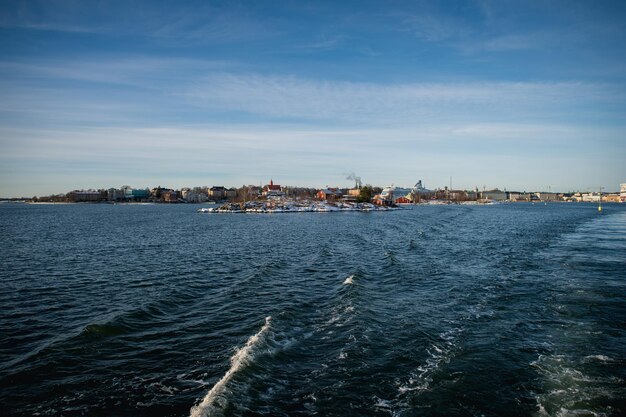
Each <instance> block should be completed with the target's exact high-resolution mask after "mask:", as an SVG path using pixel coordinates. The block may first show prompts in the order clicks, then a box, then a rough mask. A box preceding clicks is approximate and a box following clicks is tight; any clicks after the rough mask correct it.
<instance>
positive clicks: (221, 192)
mask: <svg viewBox="0 0 626 417" xmlns="http://www.w3.org/2000/svg"><path fill="white" fill-rule="evenodd" d="M209 197H210V198H211V199H213V200H222V199H224V198H226V188H225V187H222V186H218V185H216V186H213V187H211V188H209Z"/></svg>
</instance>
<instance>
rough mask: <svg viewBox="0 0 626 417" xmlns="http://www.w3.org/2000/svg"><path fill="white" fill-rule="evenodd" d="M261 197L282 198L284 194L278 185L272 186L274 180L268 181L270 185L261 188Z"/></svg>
mask: <svg viewBox="0 0 626 417" xmlns="http://www.w3.org/2000/svg"><path fill="white" fill-rule="evenodd" d="M263 195H264V196H266V197H271V196H283V195H285V193H284V192H283V189H282V187H281V186H280V185H278V184H274V180H270V183H269V184H267V185H266V186H264V187H263Z"/></svg>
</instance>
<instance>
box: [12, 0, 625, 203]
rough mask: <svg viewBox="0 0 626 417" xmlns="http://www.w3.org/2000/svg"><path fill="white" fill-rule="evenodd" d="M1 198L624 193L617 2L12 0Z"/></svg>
mask: <svg viewBox="0 0 626 417" xmlns="http://www.w3.org/2000/svg"><path fill="white" fill-rule="evenodd" d="M2 5H3V6H2V7H3V13H2V14H1V15H0V30H1V31H2V33H3V42H2V45H1V46H0V54H1V57H2V58H1V61H0V74H2V80H1V81H0V84H1V85H2V88H1V90H0V91H2V93H0V94H1V96H0V97H2V98H1V99H0V105H1V106H0V120H1V125H0V197H20V196H33V195H44V194H45V195H47V194H54V193H61V192H67V191H69V190H72V189H81V188H108V187H111V186H120V185H122V184H130V185H132V186H133V187H136V188H144V187H152V186H156V185H157V184H161V185H163V186H168V187H173V188H181V187H184V186H202V185H212V184H220V185H226V186H240V185H242V184H257V183H258V182H259V181H263V182H265V181H269V178H270V177H271V178H274V180H277V181H280V182H281V183H282V184H291V185H299V186H310V187H319V186H322V185H325V184H328V185H331V186H335V185H338V186H349V185H350V184H351V181H349V180H346V176H347V175H346V173H350V172H355V173H356V174H358V175H359V176H360V177H362V178H363V181H364V182H365V183H370V184H375V185H381V186H384V185H389V184H395V185H397V186H412V185H413V184H414V183H415V182H417V180H420V179H421V180H423V181H424V183H425V184H427V185H429V186H432V187H437V186H441V187H443V186H445V185H448V182H449V178H450V177H452V179H453V188H459V189H473V188H474V187H476V186H478V187H479V188H481V189H482V187H483V186H485V187H486V188H488V189H491V188H500V189H503V188H507V189H517V190H544V191H546V190H548V189H549V188H550V189H551V190H553V191H561V192H565V191H574V190H579V191H592V190H597V189H598V187H600V186H602V187H604V188H605V189H606V190H617V189H619V184H620V183H623V182H624V181H625V180H626V170H625V169H624V168H623V166H624V164H623V161H624V160H626V146H625V143H624V141H625V140H624V138H625V133H626V120H625V113H624V109H625V108H626V98H625V97H626V94H624V93H626V88H625V87H626V83H625V81H626V66H625V65H624V64H625V63H626V59H625V58H626V52H625V51H624V49H623V44H624V41H626V28H625V27H624V25H623V22H624V19H625V17H626V5H624V4H623V3H621V2H617V1H615V2H611V1H602V2H597V3H594V4H590V3H588V2H558V1H557V2H550V3H549V4H548V3H545V2H488V1H470V2H463V3H461V2H418V3H413V2H411V3H409V2H385V4H384V5H383V4H381V3H378V2H315V3H314V4H302V3H299V2H272V3H262V2H245V1H244V2H214V3H207V2H185V3H184V5H182V6H181V5H174V4H172V3H168V2H147V3H144V2H136V3H130V4H126V3H123V2H115V1H112V2H98V3H88V2H68V1H57V2H52V1H46V2H37V1H30V2H2Z"/></svg>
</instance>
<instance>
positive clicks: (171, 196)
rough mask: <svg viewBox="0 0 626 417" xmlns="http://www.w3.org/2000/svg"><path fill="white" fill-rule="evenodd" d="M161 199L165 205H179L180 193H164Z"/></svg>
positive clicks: (171, 191) (170, 191) (172, 191)
mask: <svg viewBox="0 0 626 417" xmlns="http://www.w3.org/2000/svg"><path fill="white" fill-rule="evenodd" d="M161 197H162V199H163V202H164V203H178V193H177V192H176V191H174V190H167V191H163V193H162V194H161Z"/></svg>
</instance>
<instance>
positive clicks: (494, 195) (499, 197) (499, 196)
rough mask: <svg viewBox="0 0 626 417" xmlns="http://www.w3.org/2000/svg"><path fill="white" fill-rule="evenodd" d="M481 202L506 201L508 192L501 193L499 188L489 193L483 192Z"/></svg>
mask: <svg viewBox="0 0 626 417" xmlns="http://www.w3.org/2000/svg"><path fill="white" fill-rule="evenodd" d="M480 199H481V200H492V201H505V200H506V192H504V191H500V190H498V189H497V188H496V189H493V190H489V191H483V192H481V193H480Z"/></svg>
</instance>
